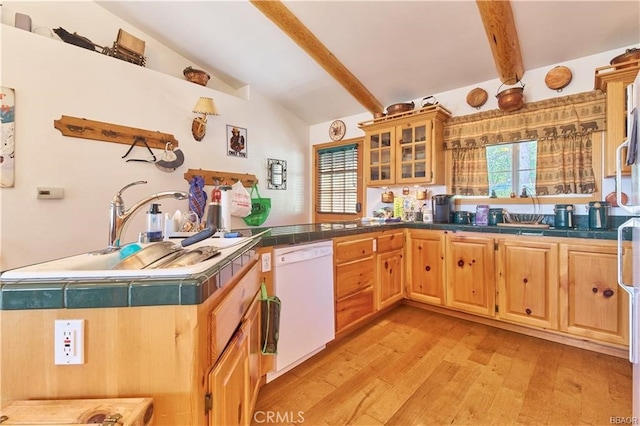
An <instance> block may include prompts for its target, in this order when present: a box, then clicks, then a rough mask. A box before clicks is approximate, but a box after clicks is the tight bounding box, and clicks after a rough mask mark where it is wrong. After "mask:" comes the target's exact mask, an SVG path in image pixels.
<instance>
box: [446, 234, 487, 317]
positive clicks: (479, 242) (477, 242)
mask: <svg viewBox="0 0 640 426" xmlns="http://www.w3.org/2000/svg"><path fill="white" fill-rule="evenodd" d="M446 239H447V243H446V253H445V259H446V262H445V263H446V276H447V287H446V291H447V293H446V304H447V306H450V307H452V308H456V309H459V310H462V311H466V312H470V313H476V314H481V315H486V316H491V317H493V316H495V273H494V271H495V268H494V257H495V256H494V241H493V238H484V237H475V236H474V237H471V236H467V235H459V234H447V236H446Z"/></svg>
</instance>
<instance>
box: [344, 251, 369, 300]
mask: <svg viewBox="0 0 640 426" xmlns="http://www.w3.org/2000/svg"><path fill="white" fill-rule="evenodd" d="M372 259H373V258H372V257H367V258H365V259H362V260H359V261H356V262H350V263H345V264H343V265H338V266H336V296H335V297H336V299H341V298H343V297H345V296H348V295H349V294H352V293H355V292H357V291H360V290H363V289H365V288H367V287H371V286H372V285H373V260H372Z"/></svg>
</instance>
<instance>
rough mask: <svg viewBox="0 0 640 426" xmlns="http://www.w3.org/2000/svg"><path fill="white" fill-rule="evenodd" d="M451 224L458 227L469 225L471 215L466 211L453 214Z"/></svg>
mask: <svg viewBox="0 0 640 426" xmlns="http://www.w3.org/2000/svg"><path fill="white" fill-rule="evenodd" d="M453 222H454V223H457V224H459V225H469V224H470V223H471V214H470V213H469V212H467V211H457V212H454V213H453Z"/></svg>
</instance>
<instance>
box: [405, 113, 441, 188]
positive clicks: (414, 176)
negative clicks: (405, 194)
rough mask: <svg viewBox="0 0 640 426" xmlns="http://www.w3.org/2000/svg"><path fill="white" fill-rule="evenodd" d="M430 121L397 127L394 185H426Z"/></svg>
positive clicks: (429, 176) (428, 165)
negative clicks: (396, 160) (396, 164)
mask: <svg viewBox="0 0 640 426" xmlns="http://www.w3.org/2000/svg"><path fill="white" fill-rule="evenodd" d="M432 127H433V122H432V121H426V122H425V121H422V122H420V123H408V124H405V125H402V126H398V128H397V129H396V133H397V134H398V136H399V137H398V144H397V149H398V156H399V161H398V169H397V171H396V183H428V182H431V181H432V180H433V174H432V169H431V160H432V159H431V146H432V137H431V135H432Z"/></svg>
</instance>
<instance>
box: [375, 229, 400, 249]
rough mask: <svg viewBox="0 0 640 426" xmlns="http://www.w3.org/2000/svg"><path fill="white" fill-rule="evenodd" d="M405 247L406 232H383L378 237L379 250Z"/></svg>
mask: <svg viewBox="0 0 640 426" xmlns="http://www.w3.org/2000/svg"><path fill="white" fill-rule="evenodd" d="M402 247H404V232H395V233H393V234H386V235H385V234H383V235H380V236H379V237H378V252H385V251H391V250H397V249H400V248H402Z"/></svg>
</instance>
